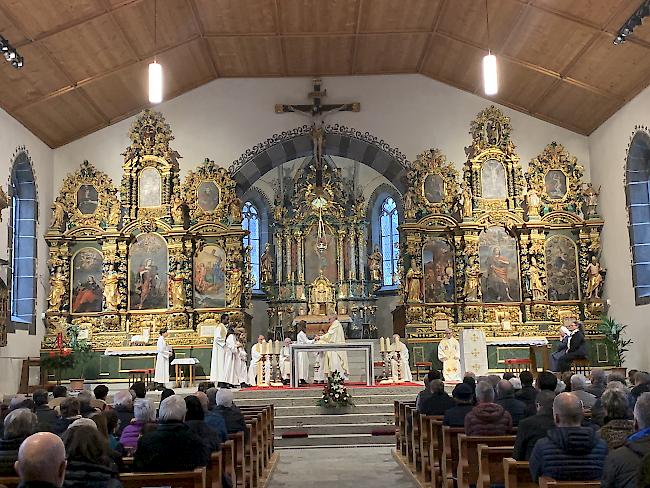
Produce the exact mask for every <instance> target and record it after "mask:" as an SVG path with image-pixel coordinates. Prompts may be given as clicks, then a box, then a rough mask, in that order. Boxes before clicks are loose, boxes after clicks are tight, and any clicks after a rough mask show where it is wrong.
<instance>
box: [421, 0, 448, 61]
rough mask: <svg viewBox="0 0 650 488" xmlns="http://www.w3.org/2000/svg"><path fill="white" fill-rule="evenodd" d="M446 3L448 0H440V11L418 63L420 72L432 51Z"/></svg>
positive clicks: (437, 13) (432, 24) (434, 20)
mask: <svg viewBox="0 0 650 488" xmlns="http://www.w3.org/2000/svg"><path fill="white" fill-rule="evenodd" d="M446 4H447V0H440V3H439V4H438V11H437V12H436V15H435V17H434V19H433V22H432V23H431V31H430V32H429V35H428V36H427V41H426V42H425V43H424V47H423V48H422V53H421V54H420V59H418V64H417V68H416V71H417V72H418V73H421V72H422V68H423V67H424V62H425V61H426V59H427V56H428V55H429V52H430V51H431V45H432V43H433V38H434V37H435V34H436V32H438V26H439V25H440V18H441V17H442V12H443V11H444V9H445V7H446Z"/></svg>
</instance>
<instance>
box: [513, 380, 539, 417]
mask: <svg viewBox="0 0 650 488" xmlns="http://www.w3.org/2000/svg"><path fill="white" fill-rule="evenodd" d="M519 379H520V380H521V390H519V391H517V392H515V398H516V399H517V400H519V401H521V402H524V403H525V404H526V417H529V416H531V415H535V413H536V412H537V405H536V400H537V394H538V393H539V391H538V390H537V388H535V387H534V386H533V383H534V382H535V378H534V377H533V374H532V373H531V372H530V371H522V372H521V374H520V375H519Z"/></svg>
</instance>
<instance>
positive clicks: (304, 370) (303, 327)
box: [296, 320, 314, 385]
mask: <svg viewBox="0 0 650 488" xmlns="http://www.w3.org/2000/svg"><path fill="white" fill-rule="evenodd" d="M298 329H299V330H300V332H298V336H297V337H296V342H297V343H298V344H313V343H314V339H310V338H309V337H307V322H305V321H304V320H303V321H301V322H300V323H299V324H298ZM298 375H299V378H300V384H301V385H306V384H307V380H308V379H309V353H306V352H299V353H298Z"/></svg>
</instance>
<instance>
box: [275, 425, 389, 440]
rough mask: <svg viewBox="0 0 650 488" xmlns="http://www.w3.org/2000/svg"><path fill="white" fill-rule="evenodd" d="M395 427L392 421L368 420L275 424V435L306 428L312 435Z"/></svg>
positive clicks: (340, 433)
mask: <svg viewBox="0 0 650 488" xmlns="http://www.w3.org/2000/svg"><path fill="white" fill-rule="evenodd" d="M387 427H394V425H393V423H392V422H384V423H381V422H368V423H363V424H330V425H315V424H308V423H305V424H303V425H300V424H297V425H289V426H277V425H276V426H275V435H276V436H280V437H281V436H282V434H284V433H285V432H291V431H295V430H304V431H306V432H307V433H308V434H309V435H310V436H312V435H327V434H332V435H349V434H370V433H371V432H372V431H373V430H375V429H384V428H387Z"/></svg>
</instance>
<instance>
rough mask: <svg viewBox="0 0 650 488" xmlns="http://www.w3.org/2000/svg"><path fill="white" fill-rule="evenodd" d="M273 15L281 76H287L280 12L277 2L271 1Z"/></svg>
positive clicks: (287, 66) (287, 62) (276, 0)
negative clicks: (280, 59) (280, 60)
mask: <svg viewBox="0 0 650 488" xmlns="http://www.w3.org/2000/svg"><path fill="white" fill-rule="evenodd" d="M273 15H275V35H276V36H277V37H278V38H279V39H278V43H279V44H280V57H281V58H282V75H283V76H288V75H289V61H288V60H287V50H286V48H285V46H284V40H283V39H282V12H281V11H280V4H279V0H273Z"/></svg>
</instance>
